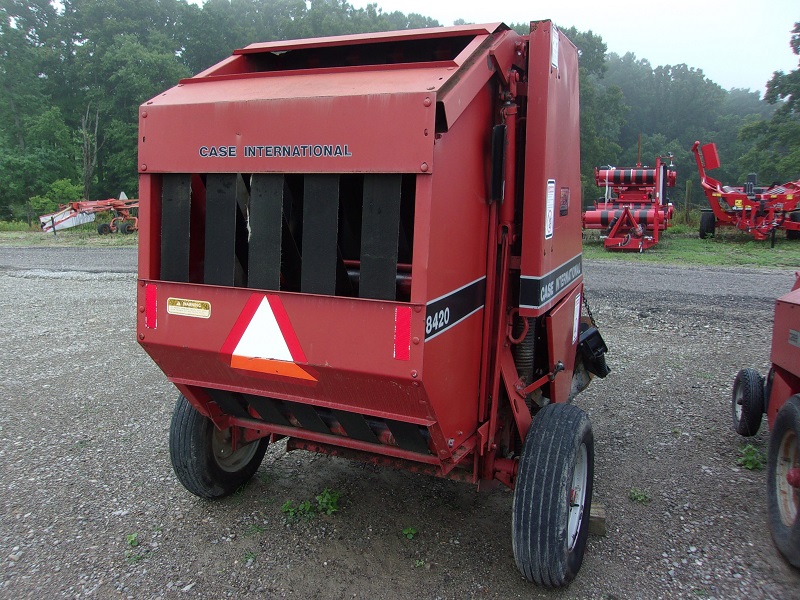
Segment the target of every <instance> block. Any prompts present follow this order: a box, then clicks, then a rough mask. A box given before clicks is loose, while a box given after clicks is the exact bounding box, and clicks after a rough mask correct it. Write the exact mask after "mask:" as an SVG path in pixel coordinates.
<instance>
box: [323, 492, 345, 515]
mask: <svg viewBox="0 0 800 600" xmlns="http://www.w3.org/2000/svg"><path fill="white" fill-rule="evenodd" d="M341 495H342V493H341V492H337V491H331V490H329V489H328V488H325V489H324V490H322V493H321V494H320V495H319V496H317V511H318V512H320V513H325V514H326V515H332V514H333V513H335V512H336V511H337V510H339V498H340V497H341Z"/></svg>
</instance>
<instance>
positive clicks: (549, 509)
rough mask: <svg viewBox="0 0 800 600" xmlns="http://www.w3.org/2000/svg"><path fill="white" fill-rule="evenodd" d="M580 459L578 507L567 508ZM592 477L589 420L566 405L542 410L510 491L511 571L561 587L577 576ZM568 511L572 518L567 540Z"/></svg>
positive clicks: (536, 580) (587, 531) (575, 408)
mask: <svg viewBox="0 0 800 600" xmlns="http://www.w3.org/2000/svg"><path fill="white" fill-rule="evenodd" d="M583 450H585V454H584V453H583ZM580 457H582V458H583V461H582V462H583V463H584V467H585V481H584V482H583V488H584V493H583V506H582V508H581V507H580V506H579V504H580V503H577V504H575V505H573V506H572V507H571V506H570V504H571V496H572V490H573V476H574V474H575V467H576V463H577V462H578V460H579V458H580ZM593 478H594V435H593V434H592V425H591V423H590V421H589V417H588V416H587V415H586V413H584V412H583V411H582V410H581V409H580V408H578V407H577V406H573V405H571V404H549V405H547V406H545V407H544V408H543V409H542V410H540V411H539V412H538V413H537V414H536V416H535V417H534V419H533V423H532V424H531V428H530V430H529V431H528V435H527V437H526V438H525V444H524V445H523V447H522V456H521V457H520V460H519V469H518V473H517V480H516V485H515V487H514V505H513V512H512V518H511V535H512V547H513V550H514V560H515V561H516V563H517V568H518V569H519V570H520V572H521V573H522V574H523V576H524V577H525V578H526V579H527V580H529V581H532V582H534V583H536V584H538V585H542V586H546V587H561V586H565V585H567V584H569V583H570V582H571V581H572V580H573V579H574V578H575V576H576V575H577V574H578V570H579V569H580V568H581V563H582V562H583V553H584V551H585V550H586V540H587V538H588V535H589V513H590V511H591V508H592V482H593ZM579 496H580V493H579ZM571 508H574V509H575V513H574V514H575V515H576V519H578V520H577V522H576V526H575V528H574V529H575V532H574V535H573V536H572V537H570V535H569V517H570V510H571Z"/></svg>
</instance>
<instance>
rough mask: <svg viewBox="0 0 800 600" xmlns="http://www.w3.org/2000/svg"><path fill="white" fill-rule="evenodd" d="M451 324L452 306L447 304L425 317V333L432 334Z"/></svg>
mask: <svg viewBox="0 0 800 600" xmlns="http://www.w3.org/2000/svg"><path fill="white" fill-rule="evenodd" d="M449 324H450V307H449V306H446V307H445V308H443V309H441V310H440V311H438V312H435V313H433V314H432V315H428V318H427V319H425V335H430V334H432V333H435V332H437V331H439V330H440V329H443V328H444V327H446V326H447V325H449Z"/></svg>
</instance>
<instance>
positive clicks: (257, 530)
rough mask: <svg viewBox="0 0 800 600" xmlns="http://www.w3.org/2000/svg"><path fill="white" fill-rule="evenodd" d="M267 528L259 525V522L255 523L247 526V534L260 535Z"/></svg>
mask: <svg viewBox="0 0 800 600" xmlns="http://www.w3.org/2000/svg"><path fill="white" fill-rule="evenodd" d="M266 530H267V529H266V528H265V527H263V526H261V525H258V524H257V523H253V524H252V525H250V526H249V527H248V528H247V531H245V535H247V536H250V535H259V534H261V533H264V532H265V531H266Z"/></svg>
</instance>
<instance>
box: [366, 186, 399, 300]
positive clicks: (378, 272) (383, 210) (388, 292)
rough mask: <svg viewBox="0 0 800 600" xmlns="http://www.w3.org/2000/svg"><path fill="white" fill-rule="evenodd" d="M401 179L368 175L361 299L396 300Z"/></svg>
mask: <svg viewBox="0 0 800 600" xmlns="http://www.w3.org/2000/svg"><path fill="white" fill-rule="evenodd" d="M400 183H401V176H400V175H398V174H392V175H376V174H372V175H366V176H365V177H364V209H363V213H362V217H361V218H362V225H361V276H360V283H359V292H358V294H359V296H360V297H362V298H375V299H378V300H394V299H395V281H396V277H397V239H398V235H399V230H400V195H401V194H400Z"/></svg>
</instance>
